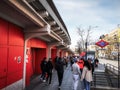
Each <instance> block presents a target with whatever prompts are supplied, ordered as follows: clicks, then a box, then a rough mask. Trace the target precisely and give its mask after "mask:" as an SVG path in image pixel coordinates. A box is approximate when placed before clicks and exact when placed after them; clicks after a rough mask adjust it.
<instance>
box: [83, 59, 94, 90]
mask: <svg viewBox="0 0 120 90" xmlns="http://www.w3.org/2000/svg"><path fill="white" fill-rule="evenodd" d="M81 81H83V82H84V86H85V90H90V82H91V81H92V67H91V65H90V63H89V62H88V61H85V62H84V67H83V72H82V75H81Z"/></svg>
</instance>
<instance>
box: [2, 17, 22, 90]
mask: <svg viewBox="0 0 120 90" xmlns="http://www.w3.org/2000/svg"><path fill="white" fill-rule="evenodd" d="M23 46H24V34H23V32H22V29H21V28H20V27H18V26H16V25H14V24H11V23H9V22H7V21H5V20H3V19H0V89H1V88H3V87H5V86H7V85H9V84H11V83H14V82H16V81H17V80H20V79H21V78H22V73H23V58H24V57H23V50H24V49H23ZM18 60H20V61H21V62H18Z"/></svg>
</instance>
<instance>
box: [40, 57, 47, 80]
mask: <svg viewBox="0 0 120 90" xmlns="http://www.w3.org/2000/svg"><path fill="white" fill-rule="evenodd" d="M40 67H41V70H42V75H41V80H43V82H46V74H47V59H46V57H44V58H43V60H42V62H41V64H40Z"/></svg>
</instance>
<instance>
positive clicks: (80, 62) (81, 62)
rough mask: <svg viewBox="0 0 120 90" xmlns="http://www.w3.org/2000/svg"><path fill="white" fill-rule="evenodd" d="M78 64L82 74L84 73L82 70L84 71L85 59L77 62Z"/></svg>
mask: <svg viewBox="0 0 120 90" xmlns="http://www.w3.org/2000/svg"><path fill="white" fill-rule="evenodd" d="M77 64H78V65H79V67H80V71H81V73H82V70H83V67H84V59H83V58H81V59H80V60H79V61H78V62H77Z"/></svg>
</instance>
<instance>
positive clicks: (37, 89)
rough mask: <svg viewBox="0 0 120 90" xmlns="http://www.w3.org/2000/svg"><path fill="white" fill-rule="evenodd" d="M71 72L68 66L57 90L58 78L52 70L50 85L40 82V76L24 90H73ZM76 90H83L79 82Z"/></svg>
mask: <svg viewBox="0 0 120 90" xmlns="http://www.w3.org/2000/svg"><path fill="white" fill-rule="evenodd" d="M72 86H73V85H72V72H71V67H70V64H69V65H68V67H67V68H66V69H65V71H64V77H63V82H62V85H61V88H60V89H58V77H57V72H56V70H54V72H53V76H52V82H51V84H50V85H47V83H43V82H41V81H40V76H38V77H36V78H35V79H34V80H32V81H31V84H30V85H29V86H28V87H27V88H26V89H25V90H73V89H72ZM78 90H83V88H82V85H81V82H79V86H78Z"/></svg>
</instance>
